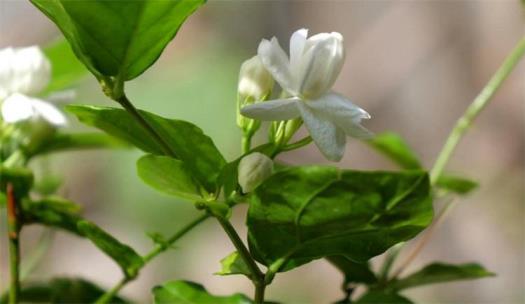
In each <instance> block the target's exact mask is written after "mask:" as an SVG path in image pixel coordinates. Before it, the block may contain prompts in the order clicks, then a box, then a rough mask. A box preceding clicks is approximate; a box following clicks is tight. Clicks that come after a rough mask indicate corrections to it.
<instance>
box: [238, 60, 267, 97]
mask: <svg viewBox="0 0 525 304" xmlns="http://www.w3.org/2000/svg"><path fill="white" fill-rule="evenodd" d="M273 83H274V80H273V78H272V75H271V74H270V73H269V72H268V71H267V70H266V68H265V67H264V65H263V64H262V62H261V59H260V58H259V56H257V55H255V56H253V57H252V58H250V59H248V60H246V61H245V62H243V64H242V65H241V70H240V72H239V84H238V89H237V91H238V93H239V95H240V96H241V98H242V99H245V98H248V97H251V98H253V100H254V101H259V100H262V99H263V98H264V97H265V96H266V95H268V94H270V93H271V91H272V88H273Z"/></svg>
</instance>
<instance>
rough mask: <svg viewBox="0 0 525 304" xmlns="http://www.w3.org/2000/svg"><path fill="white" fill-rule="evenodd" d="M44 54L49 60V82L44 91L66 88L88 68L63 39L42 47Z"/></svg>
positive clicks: (81, 76) (84, 73)
mask: <svg viewBox="0 0 525 304" xmlns="http://www.w3.org/2000/svg"><path fill="white" fill-rule="evenodd" d="M44 54H45V55H46V57H47V58H48V59H49V61H51V66H52V67H53V68H52V69H51V82H50V83H49V85H48V86H47V88H46V91H45V92H53V91H58V90H63V89H65V88H68V87H70V86H72V85H73V84H75V83H76V82H78V81H79V80H81V79H82V78H83V77H84V76H86V75H87V74H88V73H87V72H88V70H86V68H85V67H84V65H82V63H81V62H80V61H79V60H78V58H77V57H76V56H75V54H74V53H73V51H72V50H71V47H70V46H69V43H68V42H67V40H65V39H61V40H59V41H55V42H54V43H53V44H51V45H49V46H47V47H45V48H44Z"/></svg>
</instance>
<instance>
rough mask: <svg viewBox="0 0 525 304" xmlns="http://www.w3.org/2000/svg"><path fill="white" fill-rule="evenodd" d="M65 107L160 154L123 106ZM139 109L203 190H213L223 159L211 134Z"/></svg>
mask: <svg viewBox="0 0 525 304" xmlns="http://www.w3.org/2000/svg"><path fill="white" fill-rule="evenodd" d="M67 109H68V110H69V111H70V112H71V113H73V114H75V115H76V116H77V117H78V119H79V120H80V121H82V122H83V123H85V124H87V125H90V126H93V127H96V128H99V129H101V130H103V131H104V132H106V133H108V134H110V135H113V136H115V137H117V138H120V139H122V140H125V141H127V142H129V143H132V144H133V145H135V146H136V147H138V148H139V149H141V150H143V151H145V152H149V153H152V154H157V155H163V154H164V153H163V150H162V147H160V146H159V144H158V143H157V142H156V141H155V140H154V139H153V138H151V136H150V135H149V133H147V132H146V131H144V129H143V128H142V127H141V126H140V125H139V124H138V123H137V122H136V121H135V120H134V119H133V118H132V117H131V116H130V114H128V113H127V112H126V111H125V110H122V109H116V108H109V107H95V106H82V105H70V106H68V107H67ZM140 112H141V114H142V116H143V117H144V118H145V119H146V120H147V121H148V123H149V124H150V125H151V126H152V127H153V128H154V129H155V130H156V131H157V132H158V133H159V134H160V136H161V137H162V138H164V139H166V141H167V142H168V144H169V145H170V147H171V149H172V150H173V151H175V154H176V155H177V156H178V158H179V159H180V160H181V161H183V162H184V165H185V166H186V168H188V170H190V172H191V174H192V176H194V177H195V178H196V179H197V180H198V181H199V183H200V184H201V185H202V186H204V188H205V189H206V190H208V191H209V192H212V193H213V192H215V190H216V188H217V179H218V176H219V174H220V172H221V169H222V167H223V166H224V165H225V164H226V161H225V160H224V157H223V156H222V155H221V153H220V152H219V150H218V149H217V147H215V145H214V144H213V141H212V140H211V138H210V137H208V136H207V135H205V134H204V133H203V132H202V130H201V129H199V128H198V127H197V126H195V125H194V124H192V123H189V122H186V121H183V120H176V119H167V118H163V117H160V116H157V115H155V114H152V113H149V112H146V111H140Z"/></svg>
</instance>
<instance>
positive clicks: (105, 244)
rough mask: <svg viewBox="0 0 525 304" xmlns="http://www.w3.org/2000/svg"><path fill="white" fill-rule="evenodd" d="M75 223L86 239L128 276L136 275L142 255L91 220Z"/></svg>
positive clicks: (141, 263) (141, 262)
mask: <svg viewBox="0 0 525 304" xmlns="http://www.w3.org/2000/svg"><path fill="white" fill-rule="evenodd" d="M77 225H78V229H79V230H80V231H81V232H82V233H83V234H84V235H85V236H86V237H87V238H88V239H90V240H91V241H92V242H93V243H94V244H95V245H96V246H97V247H98V248H99V249H100V250H102V251H103V252H105V253H106V254H107V255H109V256H110V257H111V258H112V259H113V260H114V261H115V262H117V263H118V264H119V266H120V267H121V268H122V271H123V272H124V274H125V275H126V276H127V277H128V278H134V277H135V276H137V274H138V271H139V270H140V268H141V267H142V265H143V264H144V261H143V259H142V257H140V256H139V255H138V254H137V253H136V252H135V250H133V248H131V247H129V246H128V245H126V244H122V243H121V242H120V241H118V240H117V239H115V238H114V237H113V236H111V235H109V234H108V233H107V232H105V231H104V230H102V229H100V228H99V227H98V226H96V225H95V224H93V223H91V222H88V221H80V222H79V223H78V224H77Z"/></svg>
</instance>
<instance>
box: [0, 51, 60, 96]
mask: <svg viewBox="0 0 525 304" xmlns="http://www.w3.org/2000/svg"><path fill="white" fill-rule="evenodd" d="M50 79H51V64H50V62H49V60H48V59H47V58H46V56H45V55H44V53H43V52H42V50H40V48H39V47H37V46H32V47H26V48H6V49H3V50H0V99H5V98H6V97H8V96H9V95H11V94H13V93H20V94H27V95H35V94H37V93H39V92H41V91H42V90H43V89H44V88H45V87H46V86H47V85H48V84H49V81H50Z"/></svg>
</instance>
